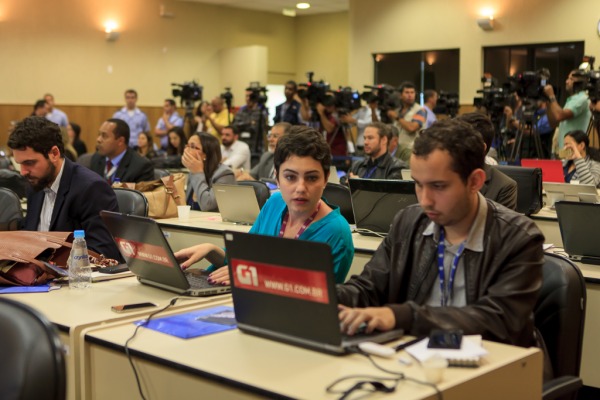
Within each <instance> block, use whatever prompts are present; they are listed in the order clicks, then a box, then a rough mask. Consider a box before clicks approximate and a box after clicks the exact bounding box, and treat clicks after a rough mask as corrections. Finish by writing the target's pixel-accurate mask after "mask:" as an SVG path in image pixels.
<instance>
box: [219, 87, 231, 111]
mask: <svg viewBox="0 0 600 400" xmlns="http://www.w3.org/2000/svg"><path fill="white" fill-rule="evenodd" d="M220 97H221V98H222V99H223V101H224V102H225V104H226V105H227V109H228V110H229V109H230V108H231V104H232V103H233V93H231V88H230V87H226V88H225V91H224V92H223V93H221V96H220Z"/></svg>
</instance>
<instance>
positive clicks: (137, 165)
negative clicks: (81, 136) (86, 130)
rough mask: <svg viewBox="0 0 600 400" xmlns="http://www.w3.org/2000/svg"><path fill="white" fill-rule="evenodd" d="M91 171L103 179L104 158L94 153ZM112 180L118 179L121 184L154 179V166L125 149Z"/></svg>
mask: <svg viewBox="0 0 600 400" xmlns="http://www.w3.org/2000/svg"><path fill="white" fill-rule="evenodd" d="M90 168H91V170H92V171H94V172H96V173H97V174H99V175H100V176H101V177H102V178H104V170H105V168H106V157H104V156H101V155H100V154H98V153H94V155H93V156H92V161H91V164H90ZM114 178H120V179H121V182H136V183H137V182H142V181H151V180H153V179H154V166H153V165H152V163H151V162H150V160H148V159H147V158H145V157H142V156H140V155H139V154H138V153H137V152H136V151H135V150H133V149H131V148H127V151H126V152H125V155H124V156H123V159H122V160H121V162H120V163H119V168H117V171H116V172H115V175H114Z"/></svg>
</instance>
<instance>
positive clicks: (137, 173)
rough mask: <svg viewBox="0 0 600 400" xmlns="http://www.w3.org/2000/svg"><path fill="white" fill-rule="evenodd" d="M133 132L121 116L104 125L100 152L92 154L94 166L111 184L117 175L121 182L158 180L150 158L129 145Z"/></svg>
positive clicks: (93, 168) (100, 139)
mask: <svg viewBox="0 0 600 400" xmlns="http://www.w3.org/2000/svg"><path fill="white" fill-rule="evenodd" d="M129 134H130V133H129V125H127V123H126V122H125V121H123V120H121V119H118V118H111V119H109V120H107V121H105V122H103V123H102V125H101V126H100V130H99V133H98V139H97V140H96V143H97V145H96V153H95V154H94V155H93V156H92V161H91V166H90V168H91V169H92V171H94V172H96V173H98V174H99V175H100V176H102V177H104V179H106V180H107V181H108V182H109V183H110V184H112V183H113V182H114V181H115V179H116V178H118V179H120V180H121V182H142V181H151V180H153V179H154V167H153V166H152V163H151V162H150V160H148V159H147V158H145V157H142V156H140V155H139V154H138V153H137V152H136V151H135V150H133V149H132V148H130V147H127V144H128V143H129Z"/></svg>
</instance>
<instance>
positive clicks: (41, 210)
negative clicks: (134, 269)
mask: <svg viewBox="0 0 600 400" xmlns="http://www.w3.org/2000/svg"><path fill="white" fill-rule="evenodd" d="M8 147H9V148H10V149H11V150H12V152H13V156H14V158H15V161H16V162H17V163H19V164H20V165H21V175H23V176H24V177H25V178H27V180H28V181H29V184H30V185H31V187H30V188H29V189H28V190H27V215H26V216H25V220H24V223H23V229H25V230H28V231H43V232H48V231H60V232H72V231H74V230H77V229H83V230H84V231H85V238H86V241H87V245H88V248H90V249H92V250H94V251H96V252H98V253H100V254H103V255H104V256H106V257H109V258H114V259H117V260H119V261H121V262H122V257H121V254H120V253H119V250H118V249H117V245H116V244H115V242H114V240H113V239H112V236H111V235H110V233H109V232H108V229H107V228H106V226H105V225H104V223H103V222H102V219H101V218H100V211H101V210H109V211H117V212H118V211H119V206H118V204H117V197H116V196H115V192H114V191H113V189H112V188H111V187H110V186H109V185H108V183H107V182H106V181H105V180H104V179H102V178H101V177H99V176H98V175H97V174H95V173H93V172H92V171H90V170H89V169H87V168H85V167H83V166H81V165H78V164H75V163H73V162H71V161H70V160H68V159H65V157H64V145H63V138H62V135H61V132H60V129H59V127H58V125H56V124H55V123H54V122H50V121H48V120H47V119H45V118H43V117H27V118H25V119H24V120H23V121H21V122H19V123H17V124H16V126H15V129H14V130H13V131H12V132H11V134H10V135H9V137H8Z"/></svg>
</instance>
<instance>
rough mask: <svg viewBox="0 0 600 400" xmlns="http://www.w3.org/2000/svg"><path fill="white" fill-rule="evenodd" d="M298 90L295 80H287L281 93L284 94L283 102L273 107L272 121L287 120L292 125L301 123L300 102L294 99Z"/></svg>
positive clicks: (275, 122)
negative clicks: (273, 115)
mask: <svg viewBox="0 0 600 400" xmlns="http://www.w3.org/2000/svg"><path fill="white" fill-rule="evenodd" d="M297 92H298V85H297V84H296V82H295V81H287V82H286V83H285V88H284V90H283V93H284V94H285V103H281V104H280V105H278V106H277V107H275V117H274V118H273V123H274V124H278V123H280V122H287V123H288V124H292V125H303V121H302V117H301V115H300V107H301V105H300V102H299V101H298V100H296V99H295V97H296V93H297Z"/></svg>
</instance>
